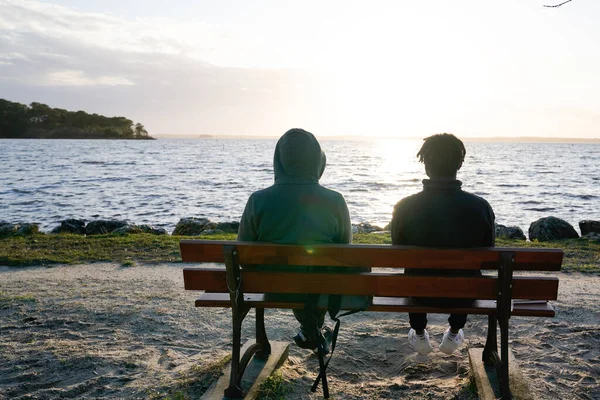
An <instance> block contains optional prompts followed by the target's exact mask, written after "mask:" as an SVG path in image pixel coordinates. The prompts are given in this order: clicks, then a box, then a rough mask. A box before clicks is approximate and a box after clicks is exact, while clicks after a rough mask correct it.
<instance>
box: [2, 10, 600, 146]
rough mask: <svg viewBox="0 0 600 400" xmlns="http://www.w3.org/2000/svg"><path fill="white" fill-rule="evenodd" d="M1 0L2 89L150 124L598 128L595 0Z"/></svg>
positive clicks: (353, 131)
mask: <svg viewBox="0 0 600 400" xmlns="http://www.w3.org/2000/svg"><path fill="white" fill-rule="evenodd" d="M559 2H560V1H555V0H499V1H480V0H456V1H446V0H420V1H416V0H411V1H408V0H398V1H377V0H374V1H369V2H366V1H352V0H345V1H334V0H331V1H311V0H305V1H302V2H298V1H284V0H265V1H255V2H249V1H243V0H241V1H232V0H223V1H210V2H209V1H191V0H190V1H185V0H171V1H159V0H143V1H142V0H119V1H117V0H103V1H98V2H91V1H89V0H60V1H25V0H0V98H4V99H8V100H11V101H17V102H21V103H25V104H29V103H31V102H42V103H46V104H48V105H50V106H52V107H60V108H66V109H69V110H84V111H86V112H90V113H98V114H103V115H107V116H125V117H128V118H130V119H132V120H134V121H136V122H141V123H143V124H144V125H145V126H146V128H147V130H148V131H149V132H150V134H151V135H152V134H159V135H166V134H176V135H199V134H207V135H260V136H279V135H281V134H282V133H283V132H285V131H286V130H287V129H289V128H292V127H301V128H304V129H307V130H310V131H311V132H313V133H315V134H316V135H317V136H331V135H362V136H373V137H423V136H426V135H430V134H433V133H438V132H452V133H455V134H456V135H458V136H459V137H497V136H502V137H520V136H536V137H550V138H553V137H566V138H600V74H599V73H598V71H600V24H598V23H597V21H599V20H600V1H598V0H572V1H571V2H569V3H568V4H565V5H563V6H561V7H559V8H545V7H543V5H544V4H556V3H559Z"/></svg>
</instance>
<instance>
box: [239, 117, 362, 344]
mask: <svg viewBox="0 0 600 400" xmlns="http://www.w3.org/2000/svg"><path fill="white" fill-rule="evenodd" d="M325 163H326V158H325V153H324V152H323V151H322V150H321V145H320V144H319V142H318V141H317V139H316V138H315V137H314V136H313V134H312V133H310V132H307V131H305V130H303V129H290V130H289V131H287V132H286V133H285V134H284V135H283V136H282V137H281V138H280V139H279V141H278V142H277V145H276V147H275V155H274V157H273V168H274V170H275V183H274V184H273V185H272V186H270V187H268V188H266V189H263V190H259V191H257V192H254V193H252V195H250V198H249V199H248V202H247V203H246V208H245V209H244V213H243V215H242V219H241V221H240V227H239V231H238V240H240V241H246V242H269V243H278V244H304V245H312V244H332V243H350V242H351V241H352V226H351V224H350V213H349V212H348V206H347V205H346V201H345V200H344V197H343V196H342V195H341V194H340V193H338V192H336V191H333V190H330V189H327V188H325V187H323V186H321V185H320V184H319V179H320V178H321V175H323V171H324V170H325ZM261 268H267V267H261ZM279 268H284V267H279ZM287 268H290V269H291V270H293V271H298V270H299V268H297V267H287ZM311 268H312V269H314V268H319V267H304V270H305V271H308V270H309V269H311ZM300 270H301V269H300ZM293 311H294V316H295V317H296V319H297V320H298V322H300V331H299V332H298V334H297V335H296V336H294V342H295V343H296V344H297V345H298V346H299V347H302V348H307V349H311V350H314V349H315V348H316V347H317V343H316V340H315V339H314V338H312V336H314V335H311V334H310V331H311V330H310V328H309V327H308V323H309V320H310V321H312V322H314V321H315V320H316V323H317V327H318V328H320V329H323V324H324V318H325V313H326V312H325V311H317V312H316V313H317V315H305V311H304V310H293ZM323 330H324V333H325V336H327V335H330V333H331V331H330V329H328V328H324V329H323ZM317 340H318V339H317Z"/></svg>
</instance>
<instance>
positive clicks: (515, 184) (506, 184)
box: [496, 183, 529, 188]
mask: <svg viewBox="0 0 600 400" xmlns="http://www.w3.org/2000/svg"><path fill="white" fill-rule="evenodd" d="M496 186H498V187H508V188H515V187H529V185H524V184H521V183H499V184H497V185H496Z"/></svg>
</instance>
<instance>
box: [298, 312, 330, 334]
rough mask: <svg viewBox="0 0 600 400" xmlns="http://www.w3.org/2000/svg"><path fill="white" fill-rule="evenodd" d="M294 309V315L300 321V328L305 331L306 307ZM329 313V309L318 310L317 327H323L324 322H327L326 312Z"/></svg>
mask: <svg viewBox="0 0 600 400" xmlns="http://www.w3.org/2000/svg"><path fill="white" fill-rule="evenodd" d="M292 311H294V317H296V320H298V322H300V329H302V331H303V332H306V331H305V329H304V328H305V321H306V315H305V313H304V309H302V308H299V309H294V310H292ZM326 313H327V310H317V312H316V315H315V317H316V320H317V327H318V328H319V329H320V328H322V327H323V324H324V323H325V314H326Z"/></svg>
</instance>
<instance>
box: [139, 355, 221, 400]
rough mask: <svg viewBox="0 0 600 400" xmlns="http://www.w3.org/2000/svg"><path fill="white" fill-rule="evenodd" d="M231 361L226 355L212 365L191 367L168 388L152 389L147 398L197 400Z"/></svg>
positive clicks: (181, 373) (180, 374)
mask: <svg viewBox="0 0 600 400" xmlns="http://www.w3.org/2000/svg"><path fill="white" fill-rule="evenodd" d="M230 360H231V355H227V356H225V357H223V358H221V359H219V360H217V361H215V362H214V363H210V364H207V365H193V366H192V367H190V368H189V369H188V370H187V371H182V372H180V373H179V376H178V377H177V379H175V380H174V381H172V382H170V383H169V385H168V386H165V387H160V388H153V389H151V390H150V392H149V394H148V396H149V398H153V399H158V398H160V399H169V400H188V399H198V398H200V397H201V396H202V395H203V394H204V392H206V390H207V389H208V388H209V387H210V385H212V383H213V382H214V381H216V380H217V379H218V378H219V377H220V376H221V374H222V373H223V368H224V367H225V364H227V363H228V362H229V361H230Z"/></svg>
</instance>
